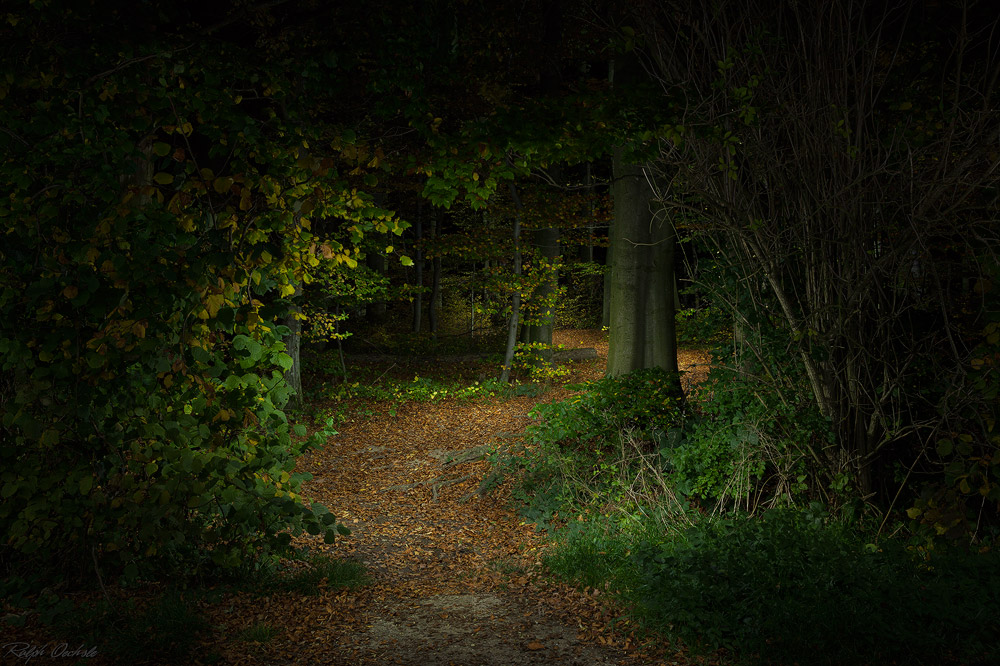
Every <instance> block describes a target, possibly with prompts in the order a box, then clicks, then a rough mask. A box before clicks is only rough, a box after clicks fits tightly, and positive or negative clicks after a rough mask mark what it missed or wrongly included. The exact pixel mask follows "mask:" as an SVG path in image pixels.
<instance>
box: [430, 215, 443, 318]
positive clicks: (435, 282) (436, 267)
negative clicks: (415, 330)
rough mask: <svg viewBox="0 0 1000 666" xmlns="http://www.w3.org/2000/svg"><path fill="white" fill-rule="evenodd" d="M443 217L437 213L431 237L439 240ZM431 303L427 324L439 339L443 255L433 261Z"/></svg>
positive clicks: (438, 255)
mask: <svg viewBox="0 0 1000 666" xmlns="http://www.w3.org/2000/svg"><path fill="white" fill-rule="evenodd" d="M440 227H441V215H440V213H435V215H434V221H433V226H432V227H431V237H432V238H434V239H437V238H438V236H439V235H440V233H441V228H440ZM431 271H432V273H431V302H430V303H428V305H427V324H428V325H429V326H430V330H431V335H432V336H434V337H437V330H438V310H439V309H440V307H441V255H440V253H437V254H435V256H434V259H432V260H431Z"/></svg>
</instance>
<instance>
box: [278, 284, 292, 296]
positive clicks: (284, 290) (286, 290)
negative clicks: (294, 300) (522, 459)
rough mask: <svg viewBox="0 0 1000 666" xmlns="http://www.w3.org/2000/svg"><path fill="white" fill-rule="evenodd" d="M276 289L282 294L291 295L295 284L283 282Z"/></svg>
mask: <svg viewBox="0 0 1000 666" xmlns="http://www.w3.org/2000/svg"><path fill="white" fill-rule="evenodd" d="M278 291H279V292H280V293H281V295H282V296H291V295H292V294H294V293H295V285H291V284H283V285H281V288H280V289H279V290H278Z"/></svg>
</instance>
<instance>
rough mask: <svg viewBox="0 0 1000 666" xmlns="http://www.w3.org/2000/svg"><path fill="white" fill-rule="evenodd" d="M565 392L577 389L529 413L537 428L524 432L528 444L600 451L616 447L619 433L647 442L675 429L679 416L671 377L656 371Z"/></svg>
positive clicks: (680, 397)
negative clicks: (599, 449) (564, 398)
mask: <svg viewBox="0 0 1000 666" xmlns="http://www.w3.org/2000/svg"><path fill="white" fill-rule="evenodd" d="M571 388H578V389H582V390H581V392H580V393H578V394H577V395H575V396H573V397H572V398H570V399H569V400H565V401H562V402H556V403H546V404H541V405H538V406H537V407H535V408H534V409H533V410H532V412H531V414H532V415H533V416H535V417H536V418H538V419H540V423H538V424H534V425H531V426H529V427H528V429H527V431H526V437H527V438H528V440H529V441H532V442H534V443H536V444H549V445H558V446H560V447H562V448H579V447H587V446H590V447H596V448H601V447H604V446H607V445H608V444H609V443H614V442H617V440H618V437H619V436H620V435H621V433H623V432H630V433H633V434H634V435H635V436H636V437H639V438H643V439H647V440H649V441H652V438H653V436H654V435H655V434H656V433H663V432H667V431H668V430H670V429H672V428H676V427H678V426H679V425H680V424H681V422H682V419H683V416H684V411H683V404H684V403H683V394H681V392H680V390H679V384H678V383H677V375H676V374H674V373H669V372H666V371H664V370H662V369H660V368H650V369H646V370H636V371H634V372H631V373H629V374H627V375H622V376H619V377H605V378H603V379H598V380H596V381H592V382H588V383H586V384H583V385H581V386H575V387H571Z"/></svg>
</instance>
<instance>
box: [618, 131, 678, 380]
mask: <svg viewBox="0 0 1000 666" xmlns="http://www.w3.org/2000/svg"><path fill="white" fill-rule="evenodd" d="M614 178H615V181H614V185H613V187H612V196H613V199H614V218H615V219H614V223H613V226H612V232H611V250H610V256H611V264H612V269H611V280H610V292H611V294H610V296H611V298H610V320H611V323H610V325H611V338H610V342H611V344H610V350H609V352H608V367H607V374H608V376H615V375H623V374H627V373H629V372H631V371H633V370H638V369H640V368H652V367H659V368H663V369H664V370H668V371H671V372H676V371H677V336H676V329H675V324H674V293H673V292H674V244H675V241H676V232H675V230H674V226H673V224H672V223H671V221H670V220H668V219H665V217H664V216H663V214H662V213H661V214H658V215H654V214H653V212H652V210H651V206H652V203H653V202H652V197H653V192H652V190H651V188H650V187H649V183H648V182H647V181H646V176H645V174H644V173H643V170H642V168H641V167H640V166H638V165H634V164H626V163H625V162H624V160H623V151H622V149H621V148H616V149H615V151H614Z"/></svg>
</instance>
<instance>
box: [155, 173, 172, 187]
mask: <svg viewBox="0 0 1000 666" xmlns="http://www.w3.org/2000/svg"><path fill="white" fill-rule="evenodd" d="M153 180H155V181H156V182H157V183H159V184H160V185H169V184H170V183H172V182H174V176H173V174H169V173H166V172H165V171H161V172H159V173H158V174H156V175H155V176H153Z"/></svg>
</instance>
